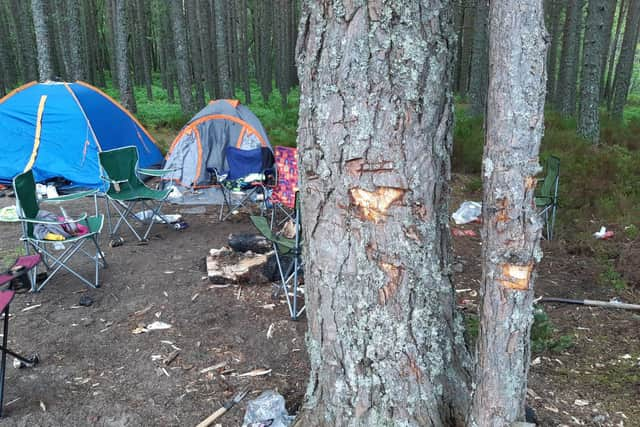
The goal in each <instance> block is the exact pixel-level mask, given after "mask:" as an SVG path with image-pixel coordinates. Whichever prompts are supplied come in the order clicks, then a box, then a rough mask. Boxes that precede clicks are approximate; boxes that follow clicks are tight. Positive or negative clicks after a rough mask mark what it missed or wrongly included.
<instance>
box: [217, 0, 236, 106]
mask: <svg viewBox="0 0 640 427" xmlns="http://www.w3.org/2000/svg"><path fill="white" fill-rule="evenodd" d="M222 2H223V0H213V6H214V13H215V17H214V19H215V24H216V52H217V55H216V60H217V64H218V67H217V69H218V79H219V84H220V86H219V89H218V90H219V95H220V97H221V98H227V99H231V98H233V87H232V85H231V77H230V74H229V60H228V57H227V43H226V34H225V32H226V25H225V12H224V5H223V3H222Z"/></svg>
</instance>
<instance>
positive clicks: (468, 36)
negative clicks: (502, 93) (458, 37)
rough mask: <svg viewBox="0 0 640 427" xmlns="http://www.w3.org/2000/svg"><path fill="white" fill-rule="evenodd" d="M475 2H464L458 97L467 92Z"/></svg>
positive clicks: (472, 0) (465, 94) (471, 0)
mask: <svg viewBox="0 0 640 427" xmlns="http://www.w3.org/2000/svg"><path fill="white" fill-rule="evenodd" d="M476 2H477V0H466V1H465V3H464V4H465V6H464V7H465V11H464V21H463V25H462V27H463V28H462V52H461V54H460V87H459V89H458V91H459V94H460V96H463V97H465V96H467V92H468V91H469V75H470V71H471V55H472V54H473V40H474V36H473V32H474V28H475V25H474V20H475V17H476V6H475V5H476Z"/></svg>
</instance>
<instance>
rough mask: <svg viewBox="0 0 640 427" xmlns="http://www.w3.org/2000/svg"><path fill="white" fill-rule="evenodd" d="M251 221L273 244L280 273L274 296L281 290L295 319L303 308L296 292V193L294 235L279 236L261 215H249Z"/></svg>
mask: <svg viewBox="0 0 640 427" xmlns="http://www.w3.org/2000/svg"><path fill="white" fill-rule="evenodd" d="M250 219H251V222H253V225H254V226H255V227H256V228H257V229H258V231H259V232H260V233H261V234H262V235H263V236H264V237H265V238H266V239H267V240H269V241H270V242H271V243H272V244H273V249H274V252H275V256H276V263H277V265H278V273H279V275H280V284H279V285H278V288H277V290H276V292H275V293H274V297H277V296H278V294H279V293H280V292H283V293H284V295H285V298H286V299H287V306H288V308H289V315H290V316H291V319H292V320H297V319H298V318H299V317H300V315H301V314H302V313H303V312H304V310H305V307H306V306H305V305H303V306H302V308H298V306H299V304H298V294H299V293H300V291H301V290H300V289H299V288H298V277H299V275H300V274H301V273H302V267H303V264H302V239H301V236H300V201H299V197H298V193H296V201H295V221H294V223H295V231H296V233H295V237H294V238H292V239H289V238H287V237H284V236H280V235H278V234H276V233H274V231H273V230H272V229H271V225H270V224H269V220H268V219H267V218H265V217H263V216H255V215H253V216H250ZM286 258H289V259H290V262H289V263H288V265H287V266H286V268H285V265H284V261H285V259H286Z"/></svg>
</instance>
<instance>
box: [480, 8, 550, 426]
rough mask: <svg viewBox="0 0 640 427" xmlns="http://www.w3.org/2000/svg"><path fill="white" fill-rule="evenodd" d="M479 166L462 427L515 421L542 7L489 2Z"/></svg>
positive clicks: (532, 215) (529, 277)
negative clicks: (471, 344) (478, 269)
mask: <svg viewBox="0 0 640 427" xmlns="http://www.w3.org/2000/svg"><path fill="white" fill-rule="evenodd" d="M489 22H490V24H489V28H490V36H489V40H490V42H489V46H490V47H489V61H490V65H489V67H490V71H489V97H488V102H487V121H486V122H487V133H486V141H485V149H484V158H483V180H484V198H483V205H482V206H483V209H482V210H483V219H484V221H483V227H482V241H483V245H482V249H483V254H482V261H483V278H482V288H481V293H482V305H481V320H480V331H479V336H478V341H477V366H476V389H475V393H474V397H473V406H472V412H471V425H474V426H478V427H485V426H494V427H507V426H511V425H512V423H513V422H514V421H517V420H523V419H524V400H525V396H526V390H527V387H526V384H527V373H528V370H529V357H530V353H529V345H530V344H529V335H530V327H531V323H532V321H533V308H532V302H533V296H534V293H533V283H534V277H535V266H536V264H537V263H538V262H539V261H540V258H541V256H542V253H541V251H540V244H539V240H540V230H541V224H540V220H539V219H538V216H537V214H536V210H535V203H534V191H535V186H536V178H535V176H536V174H537V173H538V172H539V170H540V167H539V166H538V151H539V148H540V140H541V138H542V133H543V128H544V102H545V83H546V80H545V79H546V76H545V75H546V69H545V58H546V51H547V46H546V41H545V29H544V16H543V6H542V0H531V1H526V2H523V1H520V0H492V1H491V10H490V21H489Z"/></svg>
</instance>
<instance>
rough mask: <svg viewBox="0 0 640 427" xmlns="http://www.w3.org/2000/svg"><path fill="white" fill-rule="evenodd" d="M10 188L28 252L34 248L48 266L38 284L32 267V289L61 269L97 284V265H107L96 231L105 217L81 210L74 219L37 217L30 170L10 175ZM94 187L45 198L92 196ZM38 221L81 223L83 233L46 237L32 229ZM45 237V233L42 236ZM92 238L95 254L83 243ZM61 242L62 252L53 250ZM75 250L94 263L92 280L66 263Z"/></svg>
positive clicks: (90, 240)
mask: <svg viewBox="0 0 640 427" xmlns="http://www.w3.org/2000/svg"><path fill="white" fill-rule="evenodd" d="M13 188H14V191H15V194H16V211H17V213H18V220H19V221H20V222H21V223H22V238H21V240H22V241H23V242H24V244H25V248H26V251H27V254H29V253H30V252H31V250H32V249H33V250H34V251H35V252H36V253H38V254H40V255H41V256H42V262H43V263H44V265H45V266H46V268H47V270H48V271H47V273H48V274H47V278H46V279H45V280H44V281H43V282H42V283H40V284H39V285H38V284H37V282H36V276H37V268H33V269H32V270H31V291H32V292H38V291H40V290H42V288H44V287H45V286H46V285H47V283H49V281H50V280H51V279H53V277H54V276H55V275H56V273H57V272H58V271H60V270H61V269H64V270H66V271H67V272H69V273H71V274H73V275H74V276H76V277H77V278H78V279H80V281H82V282H83V283H84V284H85V285H87V286H89V287H92V288H97V287H99V286H100V282H99V279H100V277H99V272H100V267H101V266H102V267H106V266H107V262H106V260H105V258H104V254H103V253H102V250H101V249H100V246H99V245H98V234H99V233H100V231H101V230H102V225H103V223H104V217H103V216H102V215H98V214H96V215H94V216H87V214H86V213H85V214H83V215H82V216H80V217H79V218H77V219H67V218H65V219H64V221H52V220H45V219H40V218H39V217H38V212H40V206H39V204H38V199H37V197H36V183H35V181H34V178H33V172H32V171H31V170H29V171H27V172H23V173H21V174H20V175H18V176H16V177H15V178H14V179H13ZM95 194H96V191H83V192H79V193H74V194H71V195H68V196H62V197H58V198H54V199H47V200H46V201H47V202H48V203H52V202H66V201H70V200H75V199H79V198H81V197H85V196H90V195H93V196H94V197H95ZM38 224H41V225H44V226H46V225H50V226H56V225H57V226H62V225H67V224H81V225H83V226H85V227H87V230H88V231H87V232H86V233H85V234H79V235H76V236H71V237H68V238H66V239H64V240H63V241H57V240H47V239H45V238H42V237H38V236H36V233H34V230H35V228H36V226H37V225H38ZM45 237H46V236H45ZM87 242H92V243H93V246H95V254H92V253H89V252H87V251H85V249H84V248H83V246H84V244H85V243H87ZM60 243H62V246H64V249H63V250H62V253H61V254H59V255H58V254H55V253H54V251H53V249H55V246H54V247H53V248H52V247H51V246H53V245H56V244H60ZM77 253H83V254H84V255H86V256H87V257H88V258H89V259H90V260H91V261H92V262H93V263H94V265H95V280H94V281H93V282H91V281H89V280H88V279H86V278H85V277H83V276H82V275H81V274H80V273H78V272H77V271H76V270H74V269H72V268H71V267H70V266H69V265H68V263H69V261H70V260H71V258H73V256H74V255H75V254H77Z"/></svg>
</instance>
